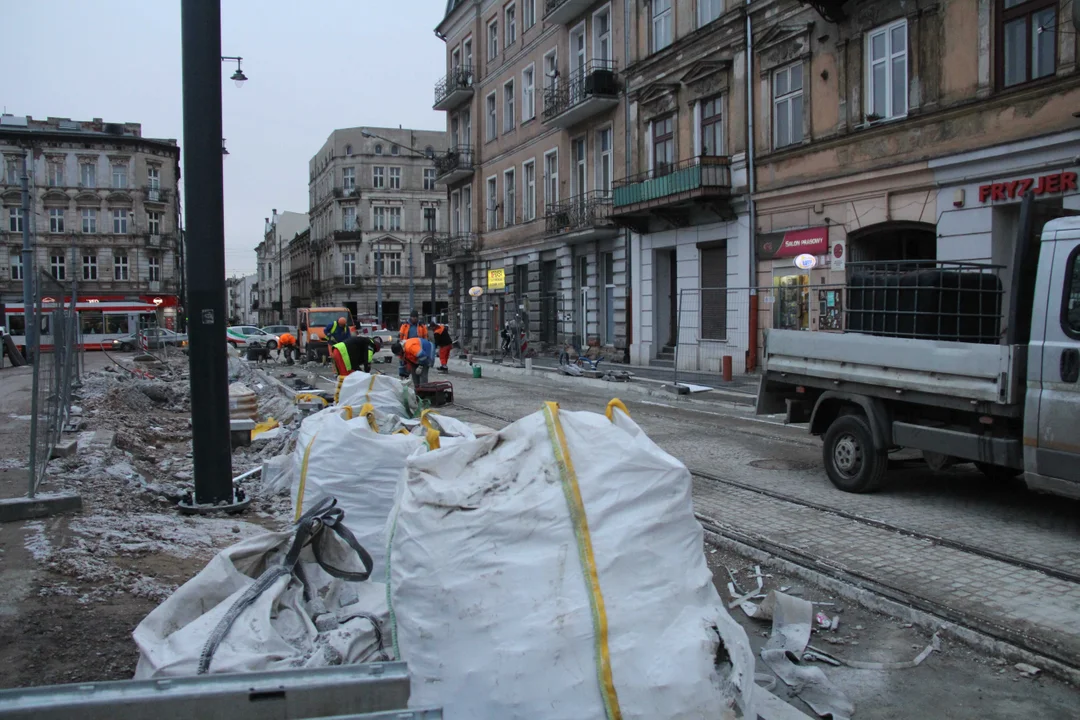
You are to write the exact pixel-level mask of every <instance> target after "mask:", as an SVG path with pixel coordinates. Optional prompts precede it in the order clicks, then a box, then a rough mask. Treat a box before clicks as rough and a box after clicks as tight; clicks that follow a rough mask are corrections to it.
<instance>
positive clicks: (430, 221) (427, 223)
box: [424, 207, 438, 233]
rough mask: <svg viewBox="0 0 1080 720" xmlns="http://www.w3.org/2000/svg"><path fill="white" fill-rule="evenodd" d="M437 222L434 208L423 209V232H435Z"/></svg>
mask: <svg viewBox="0 0 1080 720" xmlns="http://www.w3.org/2000/svg"><path fill="white" fill-rule="evenodd" d="M437 222H438V221H437V219H436V216H435V208H433V207H426V208H424V232H429V233H433V232H435V226H436V223H437Z"/></svg>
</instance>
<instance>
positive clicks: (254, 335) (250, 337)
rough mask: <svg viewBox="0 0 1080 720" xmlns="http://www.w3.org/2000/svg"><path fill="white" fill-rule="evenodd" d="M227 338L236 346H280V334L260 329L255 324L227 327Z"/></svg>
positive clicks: (270, 347)
mask: <svg viewBox="0 0 1080 720" xmlns="http://www.w3.org/2000/svg"><path fill="white" fill-rule="evenodd" d="M225 340H226V341H227V342H228V343H229V344H230V345H232V346H233V347H235V348H246V347H256V348H261V347H264V348H267V349H269V350H273V349H274V348H276V347H277V346H278V336H277V335H274V334H271V333H268V332H266V331H264V330H260V329H259V328H257V327H255V326H254V325H233V326H232V327H227V328H225Z"/></svg>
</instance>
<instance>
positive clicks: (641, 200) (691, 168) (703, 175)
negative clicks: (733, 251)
mask: <svg viewBox="0 0 1080 720" xmlns="http://www.w3.org/2000/svg"><path fill="white" fill-rule="evenodd" d="M730 195H731V166H730V163H729V160H728V158H726V157H714V156H702V157H696V158H690V159H689V160H683V161H682V162H679V163H676V164H674V165H666V166H663V167H662V168H660V169H657V170H654V171H652V172H647V173H641V174H639V175H634V176H632V177H628V178H624V179H622V180H616V181H615V186H614V188H613V197H612V210H611V216H612V218H613V219H614V220H615V222H616V223H617V224H618V225H621V226H623V227H629V228H630V229H632V230H634V231H635V232H651V231H652V229H651V226H652V225H653V222H652V221H653V220H657V221H660V223H662V224H663V225H665V226H667V227H671V228H677V227H687V226H688V225H691V224H693V223H692V217H691V216H692V215H693V214H694V212H695V211H699V210H705V211H709V212H711V213H712V214H714V215H716V216H718V217H719V218H720V219H722V220H728V219H730V218H731V216H732V212H731V207H730V204H729V202H728V201H729V198H730Z"/></svg>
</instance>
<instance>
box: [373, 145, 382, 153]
mask: <svg viewBox="0 0 1080 720" xmlns="http://www.w3.org/2000/svg"><path fill="white" fill-rule="evenodd" d="M375 154H376V155H382V143H375Z"/></svg>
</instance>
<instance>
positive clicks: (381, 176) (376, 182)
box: [371, 165, 386, 188]
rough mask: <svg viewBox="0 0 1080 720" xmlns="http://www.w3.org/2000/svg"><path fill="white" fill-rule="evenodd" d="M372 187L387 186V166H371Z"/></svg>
mask: <svg viewBox="0 0 1080 720" xmlns="http://www.w3.org/2000/svg"><path fill="white" fill-rule="evenodd" d="M371 187H373V188H384V187H386V168H385V167H383V166H382V165H373V166H372V168H371Z"/></svg>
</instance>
